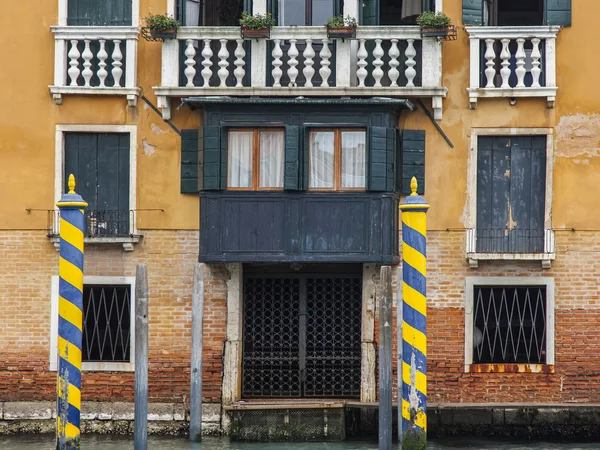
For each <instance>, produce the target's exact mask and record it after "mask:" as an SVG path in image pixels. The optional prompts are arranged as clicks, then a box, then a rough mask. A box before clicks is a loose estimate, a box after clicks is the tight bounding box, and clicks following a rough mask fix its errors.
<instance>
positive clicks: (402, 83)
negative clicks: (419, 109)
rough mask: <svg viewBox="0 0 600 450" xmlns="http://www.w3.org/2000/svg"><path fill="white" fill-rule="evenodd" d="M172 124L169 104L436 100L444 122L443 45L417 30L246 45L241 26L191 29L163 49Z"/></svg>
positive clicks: (287, 30)
mask: <svg viewBox="0 0 600 450" xmlns="http://www.w3.org/2000/svg"><path fill="white" fill-rule="evenodd" d="M162 46H163V47H162V79H161V85H160V86H157V87H155V88H154V91H155V93H156V95H157V96H158V103H159V106H160V107H161V108H162V110H163V116H164V117H165V118H168V117H170V99H169V97H175V96H177V97H184V96H201V95H210V96H215V95H236V96H261V95H264V96H273V95H277V96H307V97H310V96H342V95H343V96H363V97H364V96H370V97H372V96H388V97H431V98H432V99H433V107H434V113H435V115H436V116H437V118H440V117H441V101H442V97H445V95H446V89H445V88H443V87H442V76H441V44H440V43H439V42H438V41H437V39H435V38H425V39H422V38H421V36H420V32H419V29H418V28H416V27H366V26H365V27H358V29H357V31H356V39H328V38H327V33H326V30H325V28H324V27H274V28H273V29H272V30H271V33H270V37H269V38H268V39H244V38H242V37H241V36H240V30H239V28H237V27H184V28H182V29H180V30H179V33H178V35H177V39H171V40H166V41H165V42H163V44H162Z"/></svg>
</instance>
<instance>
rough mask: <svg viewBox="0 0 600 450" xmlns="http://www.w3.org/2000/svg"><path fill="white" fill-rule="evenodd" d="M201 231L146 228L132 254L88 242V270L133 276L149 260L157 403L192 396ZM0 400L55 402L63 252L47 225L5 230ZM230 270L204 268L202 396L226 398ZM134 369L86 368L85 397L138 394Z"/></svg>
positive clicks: (0, 253)
mask: <svg viewBox="0 0 600 450" xmlns="http://www.w3.org/2000/svg"><path fill="white" fill-rule="evenodd" d="M197 257H198V232H193V231H145V232H144V238H143V239H142V241H141V242H140V243H139V244H138V245H136V247H135V250H134V251H133V252H124V251H123V250H122V247H120V246H105V245H102V246H100V245H87V246H86V252H85V268H84V271H85V274H86V275H96V276H135V269H136V265H137V264H141V263H144V264H147V267H148V285H149V308H148V309H149V311H148V315H149V320H150V321H149V395H150V399H151V400H155V401H183V400H184V398H189V390H190V346H191V333H190V331H191V292H192V274H193V267H194V263H195V262H196V261H197ZM0 261H2V266H1V267H2V276H0V308H2V311H3V312H2V314H0V401H16V400H52V399H54V398H55V391H56V372H50V371H49V346H50V280H51V277H52V276H53V275H58V252H57V251H56V250H55V248H54V246H53V245H52V244H51V243H50V241H49V239H48V238H47V237H46V235H45V233H44V232H43V231H38V232H34V231H32V232H19V231H4V232H0ZM225 274H226V271H225V268H224V266H213V267H211V266H207V267H206V270H205V286H206V289H205V319H204V327H205V328H204V330H205V333H204V351H203V360H204V364H203V367H204V372H203V385H204V391H203V394H204V401H206V402H218V401H220V398H221V378H222V351H223V341H224V335H225V320H226V311H225V278H226V277H225ZM133 385H134V374H133V373H123V372H84V374H83V380H82V389H83V399H84V401H85V400H88V401H109V400H123V401H129V400H133Z"/></svg>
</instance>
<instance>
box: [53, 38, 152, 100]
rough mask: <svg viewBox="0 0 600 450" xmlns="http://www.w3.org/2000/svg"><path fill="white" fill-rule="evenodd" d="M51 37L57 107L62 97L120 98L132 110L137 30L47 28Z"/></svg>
mask: <svg viewBox="0 0 600 450" xmlns="http://www.w3.org/2000/svg"><path fill="white" fill-rule="evenodd" d="M51 30H52V33H54V49H55V50H54V51H55V54H54V84H53V85H51V86H49V89H50V93H51V94H52V98H53V99H54V101H55V103H56V104H57V105H60V104H62V101H63V96H64V95H109V96H123V97H125V98H126V99H127V104H128V105H129V106H135V105H136V104H137V99H138V97H139V95H140V92H141V90H140V88H138V87H136V83H137V46H138V36H139V28H138V27H79V26H58V27H51Z"/></svg>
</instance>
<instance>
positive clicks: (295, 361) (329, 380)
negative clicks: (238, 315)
mask: <svg viewBox="0 0 600 450" xmlns="http://www.w3.org/2000/svg"><path fill="white" fill-rule="evenodd" d="M361 294H362V279H361V277H360V275H357V276H340V275H334V276H320V275H319V276H314V275H297V276H287V275H286V276H267V277H265V276H248V277H246V278H245V280H244V334H243V369H242V370H243V375H242V376H243V378H242V379H243V382H242V395H243V397H244V398H259V397H263V398H264V397H277V398H282V397H305V398H339V397H342V398H359V397H360V359H361V358H360V353H361V344H360V342H361V341H360V335H361Z"/></svg>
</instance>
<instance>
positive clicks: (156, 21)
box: [142, 14, 179, 40]
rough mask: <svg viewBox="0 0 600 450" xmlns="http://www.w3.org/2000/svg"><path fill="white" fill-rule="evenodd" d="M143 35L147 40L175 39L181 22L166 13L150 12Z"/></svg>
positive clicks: (145, 19)
mask: <svg viewBox="0 0 600 450" xmlns="http://www.w3.org/2000/svg"><path fill="white" fill-rule="evenodd" d="M144 21H145V22H146V26H145V27H144V28H143V29H142V35H143V36H144V38H146V39H147V40H160V39H169V38H171V39H173V38H175V37H176V36H177V30H178V29H179V22H178V21H177V20H176V19H174V18H173V17H170V16H167V15H166V14H149V15H148V16H147V17H145V18H144Z"/></svg>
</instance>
